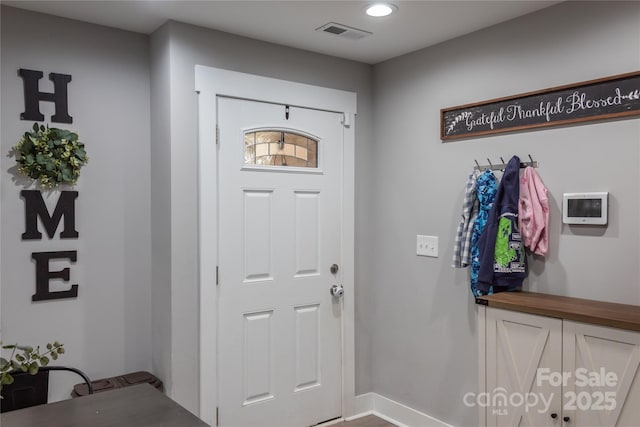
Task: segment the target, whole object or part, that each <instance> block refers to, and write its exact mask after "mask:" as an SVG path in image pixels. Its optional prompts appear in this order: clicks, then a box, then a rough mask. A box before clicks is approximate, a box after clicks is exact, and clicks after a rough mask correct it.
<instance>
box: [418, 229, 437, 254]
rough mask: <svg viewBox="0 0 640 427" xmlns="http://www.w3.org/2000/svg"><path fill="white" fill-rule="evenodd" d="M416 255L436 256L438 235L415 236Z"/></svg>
mask: <svg viewBox="0 0 640 427" xmlns="http://www.w3.org/2000/svg"><path fill="white" fill-rule="evenodd" d="M416 255H419V256H428V257H434V258H437V257H438V236H422V235H420V234H418V235H417V236H416Z"/></svg>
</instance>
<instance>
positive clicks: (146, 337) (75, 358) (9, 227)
mask: <svg viewBox="0 0 640 427" xmlns="http://www.w3.org/2000/svg"><path fill="white" fill-rule="evenodd" d="M1 47H2V49H1V60H2V68H1V72H2V76H1V84H2V101H1V102H2V113H1V114H2V115H1V116H0V117H1V121H2V129H1V137H2V149H1V152H2V155H1V156H0V157H1V159H2V160H1V161H2V163H1V166H2V173H1V177H0V179H1V180H2V188H1V205H0V206H1V213H2V215H1V219H2V223H1V228H2V260H1V261H2V272H1V278H0V279H1V283H2V288H1V292H2V307H1V313H2V318H1V321H2V340H3V342H5V343H12V342H16V341H19V342H22V343H25V344H32V345H36V344H45V343H46V342H48V341H53V340H59V341H60V342H62V343H64V344H65V347H66V349H67V353H66V354H65V355H64V357H63V358H62V359H60V363H61V364H64V365H69V366H75V367H78V368H80V369H82V370H85V371H86V372H87V373H88V374H89V375H90V376H91V377H94V378H99V377H103V376H112V375H116V374H121V373H124V372H127V371H129V372H130V371H134V370H142V369H144V370H149V369H150V368H151V363H150V353H151V333H150V332H151V302H150V298H149V296H150V294H151V289H150V287H151V280H150V277H151V273H150V263H151V261H150V257H151V256H150V252H151V246H150V226H149V216H150V192H149V169H150V168H149V164H150V161H149V140H150V138H149V80H150V77H149V62H148V56H149V50H148V38H147V37H145V36H142V35H139V34H134V33H129V32H125V31H119V30H113V29H108V28H105V27H99V26H95V25H90V24H84V23H80V22H77V21H71V20H66V19H60V18H56V17H52V16H48V15H42V14H37V13H31V12H26V11H22V10H18V9H13V8H8V7H2V45H1ZM19 68H29V69H35V70H42V71H43V72H44V73H45V77H44V78H43V79H42V80H41V81H40V82H41V83H40V90H41V91H52V90H53V85H52V83H51V82H50V81H49V80H48V78H47V77H46V76H47V75H48V73H50V72H58V73H65V74H71V75H72V76H73V81H72V82H71V83H70V84H69V87H68V90H69V92H68V93H69V111H70V114H71V115H72V116H73V124H70V125H65V124H58V123H51V122H50V117H51V114H52V113H53V105H52V104H51V103H46V102H43V103H41V111H42V113H43V114H44V115H45V121H46V122H47V123H49V124H50V125H51V126H53V127H61V128H66V129H72V130H75V131H77V132H78V133H79V135H80V140H81V141H83V142H84V143H85V144H86V148H87V152H88V155H89V158H90V160H89V164H88V165H86V166H85V167H84V168H83V170H82V174H81V177H80V179H79V181H78V185H77V186H76V189H77V191H78V192H79V198H78V199H77V201H76V227H77V230H78V232H79V233H80V236H79V238H78V239H77V240H74V239H67V240H60V238H59V237H58V236H57V235H56V237H54V238H53V239H49V238H48V237H46V234H44V238H43V240H41V241H22V240H21V234H22V233H23V232H24V227H25V223H24V202H23V200H22V199H21V198H20V190H22V189H23V188H24V186H23V185H22V184H21V183H20V182H17V183H14V179H15V175H14V174H13V170H14V169H15V168H14V165H15V160H14V159H13V158H12V157H11V158H10V157H8V156H7V154H8V153H9V151H10V147H11V146H13V145H15V143H17V141H18V139H19V138H20V137H21V136H22V134H23V133H24V132H25V131H26V130H27V129H28V128H30V127H31V126H32V125H33V122H29V121H21V120H19V114H20V113H21V112H22V111H23V108H24V101H23V85H22V79H20V78H19V77H18V74H17V70H18V69H19ZM46 194H47V195H46V196H45V199H46V200H47V202H48V203H49V204H50V205H51V206H53V205H54V204H55V202H56V201H57V198H58V193H55V192H54V193H51V194H48V193H46ZM58 232H60V229H59V230H58ZM60 250H77V251H78V261H77V262H76V263H75V264H72V265H71V281H72V282H71V283H78V284H79V296H78V298H77V299H70V300H58V301H48V302H38V303H32V302H31V295H32V294H33V293H34V292H35V265H34V263H33V262H32V260H31V253H32V252H42V251H60ZM67 266H69V263H68V262H64V261H63V262H52V263H51V269H52V270H57V269H60V268H64V267H67ZM52 283H54V285H53V286H52V287H53V288H54V289H55V288H56V286H60V285H59V284H58V285H56V284H55V281H53V282H52ZM60 287H61V288H64V286H60ZM76 382H79V381H78V377H75V376H72V375H70V376H68V377H67V376H65V375H64V374H62V373H61V374H60V375H56V376H55V380H54V382H53V383H52V386H53V389H52V398H53V399H59V398H66V397H68V393H69V391H70V388H69V387H68V386H69V384H73V383H76Z"/></svg>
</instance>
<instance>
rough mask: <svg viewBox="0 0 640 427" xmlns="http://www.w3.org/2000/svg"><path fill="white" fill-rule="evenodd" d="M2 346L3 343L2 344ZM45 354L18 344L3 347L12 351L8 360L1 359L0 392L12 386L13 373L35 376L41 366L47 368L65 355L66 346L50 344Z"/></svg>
mask: <svg viewBox="0 0 640 427" xmlns="http://www.w3.org/2000/svg"><path fill="white" fill-rule="evenodd" d="M0 344H1V343H0ZM46 348H47V350H46V351H45V352H42V353H41V352H40V347H39V346H38V347H36V348H33V347H30V346H23V345H18V344H10V345H3V346H2V349H3V350H11V355H10V356H9V358H8V359H5V358H4V357H0V372H1V377H0V390H2V386H4V385H8V384H12V383H13V376H12V375H11V373H12V372H28V373H29V374H30V375H35V374H37V373H38V370H39V369H40V367H41V366H47V365H48V364H49V361H50V359H53V360H58V357H59V356H60V355H61V354H64V345H63V344H60V343H59V342H58V341H55V342H54V343H53V344H51V343H48V344H47V346H46Z"/></svg>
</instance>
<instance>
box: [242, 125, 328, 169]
mask: <svg viewBox="0 0 640 427" xmlns="http://www.w3.org/2000/svg"><path fill="white" fill-rule="evenodd" d="M244 164H245V165H258V166H289V167H297V168H317V167H318V141H317V140H315V139H313V138H310V137H308V136H306V135H302V134H299V133H295V132H290V131H280V130H260V131H253V132H247V133H245V134H244Z"/></svg>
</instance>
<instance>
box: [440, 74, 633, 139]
mask: <svg viewBox="0 0 640 427" xmlns="http://www.w3.org/2000/svg"><path fill="white" fill-rule="evenodd" d="M637 115H640V71H635V72H633V73H627V74H621V75H617V76H612V77H606V78H602V79H597V80H590V81H586V82H581V83H574V84H571V85H566V86H559V87H554V88H549V89H545V90H541V91H536V92H529V93H523V94H520V95H514V96H509V97H505V98H498V99H492V100H489V101H483V102H477V103H473V104H466V105H460V106H457V107H452V108H443V109H442V110H440V138H441V139H442V141H444V142H446V141H450V140H455V139H461V138H469V137H472V136H481V135H492V134H497V133H503V132H513V131H521V130H526V129H535V128H543V127H548V126H558V125H567V124H574V123H584V122H591V121H595V120H604V119H613V118H621V117H629V116H637Z"/></svg>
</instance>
